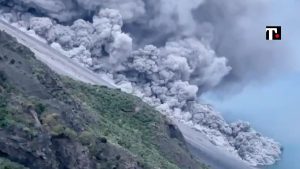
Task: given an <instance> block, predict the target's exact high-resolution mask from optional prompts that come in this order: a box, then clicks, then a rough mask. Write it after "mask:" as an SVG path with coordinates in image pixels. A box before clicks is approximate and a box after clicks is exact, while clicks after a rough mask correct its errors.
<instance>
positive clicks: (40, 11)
mask: <svg viewBox="0 0 300 169" xmlns="http://www.w3.org/2000/svg"><path fill="white" fill-rule="evenodd" d="M0 4H5V6H9V7H10V8H11V9H10V10H8V11H9V12H8V13H9V14H4V13H3V14H1V15H3V16H5V17H4V18H5V19H6V20H9V21H10V22H18V23H19V24H21V25H23V26H25V27H26V28H27V29H29V30H34V31H35V33H36V34H38V35H39V36H41V37H43V38H44V39H46V40H47V42H48V43H49V44H51V46H52V47H54V48H56V49H58V50H60V51H61V52H63V53H65V55H67V56H69V57H71V58H73V59H74V60H76V61H78V62H79V63H81V64H82V65H84V66H87V67H89V68H90V69H92V70H94V71H96V72H100V73H107V74H109V75H110V76H111V77H112V79H113V80H114V82H115V83H117V84H118V85H119V86H121V88H122V89H123V90H126V91H127V92H131V93H133V94H135V95H137V96H139V97H141V98H142V99H143V100H144V101H146V102H147V103H149V104H151V105H152V106H155V107H156V108H157V109H158V110H160V111H161V112H162V113H164V114H166V115H168V117H170V118H174V119H177V120H178V119H179V120H182V121H184V122H185V123H187V124H189V125H191V126H193V127H195V128H197V129H198V130H200V131H202V132H203V133H206V134H207V136H208V137H209V138H210V140H211V141H212V142H214V140H216V138H218V139H217V140H222V141H221V142H220V143H214V144H216V145H218V146H226V147H230V149H231V150H230V151H233V152H236V153H237V154H238V155H239V156H240V157H241V158H243V159H244V160H247V161H248V162H250V163H251V164H253V165H257V164H271V163H274V162H275V160H278V158H279V155H280V152H281V151H280V146H279V144H278V143H276V142H274V141H273V140H270V139H267V138H265V137H262V136H261V135H259V134H258V133H257V132H255V131H254V130H253V129H251V128H250V127H249V128H247V126H248V125H247V123H243V122H238V123H233V124H227V123H226V122H225V120H224V119H223V118H222V117H221V116H220V114H219V113H217V112H215V111H213V110H212V109H211V108H210V107H209V106H207V105H202V104H200V101H199V97H200V96H201V94H202V93H204V92H207V91H211V90H214V89H215V88H216V87H220V86H223V85H224V84H228V83H232V82H233V83H244V82H245V81H248V80H249V79H253V76H266V75H267V74H268V73H269V72H270V71H272V69H273V65H274V64H275V65H276V63H277V62H278V61H279V59H278V55H279V54H280V52H278V53H277V54H278V55H273V53H272V52H271V53H270V49H269V47H266V44H265V43H260V42H259V43H255V42H254V38H253V37H250V36H249V35H245V34H243V33H244V32H247V31H250V29H253V27H252V28H251V27H245V26H243V25H252V24H254V26H255V23H254V22H253V21H251V19H253V17H254V16H255V15H254V16H253V13H252V12H250V11H249V10H250V9H251V10H254V12H259V10H256V7H257V6H259V5H263V3H262V2H259V1H257V0H254V1H250V0H246V1H243V2H240V1H238V0H232V1H230V2H221V1H217V0H210V1H205V0H191V1H190V2H189V3H186V1H184V0H177V1H174V0H158V1H155V2H154V1H146V0H145V1H142V0H136V1H134V0H94V1H92V0H88V1H87V0H65V1H62V0H55V1H46V0H43V1H41V0H23V1H22V0H13V1H7V0H0ZM110 8H113V9H110ZM98 10H99V11H98ZM5 11H6V12H7V8H4V12H5ZM32 15H33V16H34V17H33V16H32ZM36 16H39V17H36ZM41 16H43V17H41ZM24 18H26V19H24ZM73 21H74V22H73ZM243 22H245V23H243ZM242 23H243V24H242ZM224 29H226V31H224ZM262 29H264V28H262ZM126 32H127V33H126ZM224 32H225V33H224ZM256 35H257V34H256ZM263 35H264V34H263ZM263 35H262V36H263ZM255 38H258V37H256V36H255ZM148 43H153V44H152V45H149V44H148ZM144 44H147V45H144ZM261 62H262V63H261ZM250 77H251V78H250ZM245 126H246V127H245ZM265 144H267V145H268V146H264V145H265ZM249 147H252V148H251V149H249ZM261 149H262V150H264V151H262V152H259V150H261Z"/></svg>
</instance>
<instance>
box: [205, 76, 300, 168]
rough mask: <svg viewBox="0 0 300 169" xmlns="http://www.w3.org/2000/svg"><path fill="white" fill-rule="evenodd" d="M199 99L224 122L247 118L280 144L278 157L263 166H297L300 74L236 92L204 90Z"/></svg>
mask: <svg viewBox="0 0 300 169" xmlns="http://www.w3.org/2000/svg"><path fill="white" fill-rule="evenodd" d="M221 95H222V96H221ZM203 98H204V100H205V101H206V102H207V103H210V104H212V105H213V106H214V107H215V108H216V109H217V110H218V111H219V112H222V115H223V117H224V118H225V119H226V120H227V121H228V122H233V121H236V120H244V121H248V122H250V123H251V125H252V127H253V128H255V129H256V130H257V131H259V132H260V133H262V134H263V135H264V136H268V137H270V138H273V139H275V140H276V141H278V142H280V143H281V144H282V146H283V148H284V150H283V154H282V157H281V160H280V161H278V162H277V163H276V164H274V165H272V166H267V167H263V169H300V73H293V74H288V75H283V76H280V77H277V78H276V79H273V80H271V81H270V82H267V83H259V84H253V85H249V86H247V87H245V88H244V89H243V90H242V91H241V92H239V93H238V94H228V96H227V94H224V93H223V94H220V93H207V94H205V95H204V97H203Z"/></svg>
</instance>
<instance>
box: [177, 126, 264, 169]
mask: <svg viewBox="0 0 300 169" xmlns="http://www.w3.org/2000/svg"><path fill="white" fill-rule="evenodd" d="M174 123H175V124H176V125H177V126H178V128H179V129H180V131H181V132H182V134H183V136H184V138H185V140H186V142H187V144H188V147H189V149H190V151H191V153H192V154H193V155H194V156H195V157H196V158H197V159H198V160H199V161H200V162H203V163H205V164H207V165H209V166H210V167H212V169H259V168H257V167H252V166H250V165H248V164H247V163H246V162H245V161H243V160H241V159H239V158H237V157H235V156H233V155H232V154H230V153H229V152H226V151H224V150H223V149H220V148H218V147H216V146H214V145H213V144H212V143H210V142H209V141H208V140H207V139H205V136H204V135H203V134H202V133H200V132H198V131H196V130H195V129H192V128H190V127H189V126H187V125H185V124H182V123H180V122H176V121H174Z"/></svg>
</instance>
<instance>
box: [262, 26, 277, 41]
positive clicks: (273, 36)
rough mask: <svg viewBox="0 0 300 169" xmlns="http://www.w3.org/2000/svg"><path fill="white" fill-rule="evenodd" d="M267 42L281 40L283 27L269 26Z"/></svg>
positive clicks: (267, 28)
mask: <svg viewBox="0 0 300 169" xmlns="http://www.w3.org/2000/svg"><path fill="white" fill-rule="evenodd" d="M266 39H267V40H281V26H267V27H266Z"/></svg>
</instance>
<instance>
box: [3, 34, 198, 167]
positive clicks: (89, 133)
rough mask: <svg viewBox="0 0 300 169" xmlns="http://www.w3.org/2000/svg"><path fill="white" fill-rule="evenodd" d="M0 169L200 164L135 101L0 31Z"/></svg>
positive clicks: (172, 130)
mask: <svg viewBox="0 0 300 169" xmlns="http://www.w3.org/2000/svg"><path fill="white" fill-rule="evenodd" d="M0 51H1V52H0V169H2V168H3V169H10V168H13V169H15V168H20V169H22V168H30V169H41V168H43V169H94V168H95V169H118V168H120V169H122V168H126V169H127V168H128V169H142V168H149V169H150V168H161V169H169V168H170V169H179V168H182V169H201V168H204V167H203V166H202V165H200V164H199V163H198V162H197V161H195V160H194V159H193V157H192V156H191V155H190V153H189V152H188V151H187V148H186V144H185V142H184V140H183V137H182V135H181V133H180V131H179V130H178V129H177V127H176V126H174V125H173V124H171V123H170V122H168V121H167V120H166V118H165V117H163V116H162V115H161V114H160V113H158V112H156V111H155V110H154V109H152V108H151V107H149V106H148V105H146V104H145V103H143V102H142V101H141V100H140V99H138V98H136V97H134V96H131V95H128V94H125V93H122V92H121V91H118V90H113V89H108V88H105V87H99V86H91V85H87V84H83V83H80V82H76V81H73V80H71V79H69V78H66V77H61V76H58V75H56V74H55V73H54V72H52V71H51V70H50V69H49V68H47V67H46V66H44V65H43V64H42V63H41V62H39V61H37V60H36V59H35V57H34V54H33V53H32V52H31V51H30V50H29V49H27V48H25V47H24V46H22V45H20V44H18V43H17V42H16V41H15V40H14V39H13V38H11V37H10V36H9V35H7V34H6V33H3V32H0Z"/></svg>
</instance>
